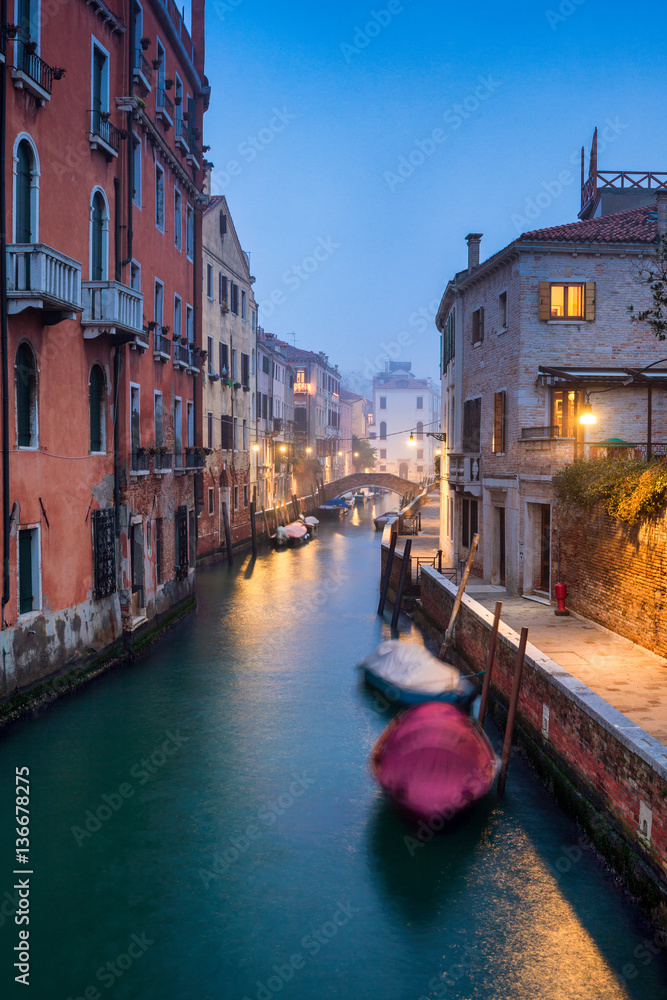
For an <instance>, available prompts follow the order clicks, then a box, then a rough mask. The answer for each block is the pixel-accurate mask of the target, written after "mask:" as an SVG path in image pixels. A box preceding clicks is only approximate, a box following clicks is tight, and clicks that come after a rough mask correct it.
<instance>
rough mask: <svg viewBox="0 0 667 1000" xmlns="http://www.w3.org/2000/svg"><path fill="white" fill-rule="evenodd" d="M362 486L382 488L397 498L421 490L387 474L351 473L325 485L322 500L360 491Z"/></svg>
mask: <svg viewBox="0 0 667 1000" xmlns="http://www.w3.org/2000/svg"><path fill="white" fill-rule="evenodd" d="M362 486H384V488H385V489H387V490H392V491H393V492H394V493H397V494H398V495H399V497H402V496H403V495H404V494H405V493H419V491H420V489H421V487H420V486H419V484H418V483H412V482H410V480H409V479H402V478H401V477H400V476H393V475H391V473H388V472H353V473H352V475H351V476H343V478H342V479H334V481H333V482H331V483H325V484H324V498H325V500H333V498H334V497H339V496H341V494H343V493H348V492H349V491H350V490H358V489H361V487H362Z"/></svg>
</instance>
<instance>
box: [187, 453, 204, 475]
mask: <svg viewBox="0 0 667 1000" xmlns="http://www.w3.org/2000/svg"><path fill="white" fill-rule="evenodd" d="M205 464H206V458H205V456H204V454H203V452H201V451H200V449H199V448H186V449H185V467H186V469H187V470H188V471H190V472H199V471H201V469H203V468H204V466H205Z"/></svg>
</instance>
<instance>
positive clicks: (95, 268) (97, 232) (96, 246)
mask: <svg viewBox="0 0 667 1000" xmlns="http://www.w3.org/2000/svg"><path fill="white" fill-rule="evenodd" d="M92 225H93V232H92V261H91V275H90V278H91V281H103V280H104V259H103V240H104V199H103V198H102V195H101V194H100V193H99V191H98V192H97V193H96V194H95V197H94V198H93V218H92Z"/></svg>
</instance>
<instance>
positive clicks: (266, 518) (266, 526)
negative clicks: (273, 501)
mask: <svg viewBox="0 0 667 1000" xmlns="http://www.w3.org/2000/svg"><path fill="white" fill-rule="evenodd" d="M262 514H263V515H264V527H265V529H266V540H267V542H268V541H269V539H270V538H271V531H270V529H269V519H268V517H267V516H266V507H264V508H263V509H262Z"/></svg>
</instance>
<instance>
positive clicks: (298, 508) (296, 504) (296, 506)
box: [292, 493, 301, 521]
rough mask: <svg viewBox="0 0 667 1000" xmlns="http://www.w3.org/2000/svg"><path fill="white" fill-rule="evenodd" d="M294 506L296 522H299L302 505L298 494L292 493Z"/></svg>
mask: <svg viewBox="0 0 667 1000" xmlns="http://www.w3.org/2000/svg"><path fill="white" fill-rule="evenodd" d="M292 505H293V507H294V520H295V521H298V520H299V517H300V516H301V505H300V503H299V500H298V497H297V495H296V493H292Z"/></svg>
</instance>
